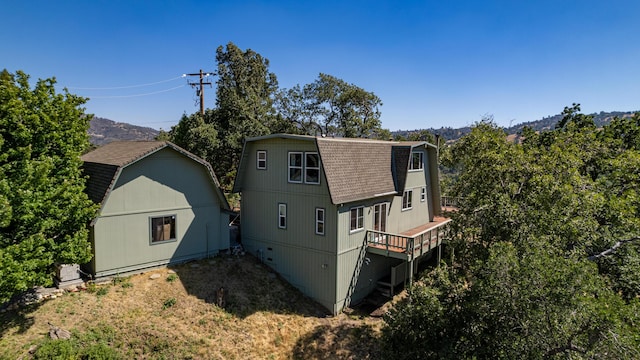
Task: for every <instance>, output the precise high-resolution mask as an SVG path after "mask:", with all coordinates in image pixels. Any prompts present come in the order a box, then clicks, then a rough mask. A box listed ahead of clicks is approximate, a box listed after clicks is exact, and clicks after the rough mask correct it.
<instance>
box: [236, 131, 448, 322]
mask: <svg viewBox="0 0 640 360" xmlns="http://www.w3.org/2000/svg"><path fill="white" fill-rule="evenodd" d="M319 141H320V139H317V140H316V139H315V138H308V137H307V138H305V137H295V136H287V135H282V136H270V137H263V138H256V139H252V140H250V141H248V142H246V143H245V147H244V151H243V155H242V160H241V163H240V166H239V170H238V178H237V179H236V184H235V185H234V191H235V192H241V194H242V196H241V214H242V216H241V217H242V220H241V221H242V231H241V234H242V243H243V246H244V247H245V249H246V250H247V251H248V252H250V253H252V254H254V255H255V256H257V257H258V258H259V259H260V260H261V261H263V262H264V263H265V264H267V265H269V266H270V267H272V268H273V269H274V270H276V271H277V272H278V273H280V274H281V275H282V276H283V277H284V278H285V279H286V280H287V281H289V282H290V283H291V284H293V285H294V286H296V287H297V288H298V289H300V290H301V291H302V292H303V293H304V294H306V295H308V296H310V297H311V298H313V299H315V300H316V301H318V302H319V303H320V304H322V305H324V306H325V307H326V308H327V309H329V310H331V311H332V312H333V313H334V314H336V313H338V312H340V311H342V310H343V308H344V307H345V306H349V305H351V304H355V303H357V302H359V301H360V300H362V299H363V298H364V297H366V296H367V295H368V294H370V293H371V291H373V290H374V289H375V288H376V287H377V281H378V280H380V279H382V278H384V277H385V276H388V275H390V272H391V268H392V267H393V266H397V265H399V264H401V263H402V260H398V259H394V258H391V257H385V256H380V255H376V254H372V253H370V252H368V251H367V242H366V241H367V239H366V236H367V230H372V229H374V206H375V205H376V204H381V203H385V204H387V206H386V209H387V222H386V229H385V230H386V232H390V233H401V232H404V231H407V230H410V229H412V228H414V227H417V226H421V225H423V224H425V223H428V222H429V221H430V220H432V219H433V215H434V211H433V206H434V205H433V204H434V202H433V198H434V197H435V196H438V197H439V194H435V192H436V190H434V189H435V188H434V187H433V186H431V185H432V183H433V182H434V181H435V182H436V183H437V172H436V174H435V176H434V175H433V174H430V173H431V172H432V171H434V165H436V163H435V157H433V156H432V153H434V154H435V151H432V149H430V148H429V149H427V148H426V147H425V146H416V147H415V149H414V150H415V151H421V152H422V153H423V154H424V155H423V157H422V158H423V162H424V164H423V168H422V169H421V170H416V171H408V172H407V171H406V167H407V164H406V163H404V165H402V164H396V163H393V162H392V160H388V161H389V164H388V168H384V169H380V170H381V171H380V172H379V173H376V174H369V175H374V176H373V177H367V179H376V181H377V179H378V178H379V177H380V174H383V175H382V176H381V177H380V178H381V179H383V180H384V179H386V180H388V184H389V185H385V187H383V188H381V189H382V190H381V191H376V192H374V191H371V189H369V188H366V189H365V190H366V191H360V190H361V189H360V187H361V186H360V185H358V189H354V186H353V185H352V184H364V183H367V182H366V181H364V182H363V181H360V180H362V179H363V178H358V177H357V176H356V174H355V173H354V170H353V168H352V167H351V165H353V164H354V162H353V161H351V162H349V161H343V160H341V162H337V161H334V162H333V164H332V169H333V170H332V171H333V172H331V173H330V174H333V176H334V177H333V180H332V181H333V182H332V186H333V187H332V189H333V190H335V191H338V192H342V193H341V194H338V195H337V196H336V194H330V193H329V186H328V184H327V178H326V175H327V174H325V173H324V171H326V168H324V167H323V168H322V170H321V172H320V184H318V185H314V184H305V183H302V184H298V183H292V182H290V181H289V179H288V160H289V157H288V154H289V153H290V152H302V153H305V152H312V153H315V152H318V153H320V151H319V149H318V146H319V145H317V144H318V142H319ZM323 141H326V140H323ZM336 141H337V140H336ZM340 144H342V143H339V142H331V143H326V144H325V145H324V146H326V147H325V148H323V149H324V150H326V151H328V153H324V154H323V155H322V156H325V155H330V154H333V155H336V150H335V149H342V148H341V147H340ZM359 144H362V143H359ZM372 144H373V145H372V146H374V147H376V149H378V150H380V149H381V148H384V149H385V151H389V153H388V154H387V156H388V157H389V159H391V158H392V157H391V152H392V151H396V150H394V149H392V147H391V145H386V144H381V143H380V142H378V143H372ZM334 145H335V146H336V147H335V148H330V147H331V146H334ZM367 145H368V144H367ZM407 146H408V145H407ZM362 149H363V148H362V147H360V148H359V151H360V155H363V156H362V158H367V156H368V153H366V154H364V153H363V150H362ZM331 151H333V152H331ZM403 151H404V155H402V152H401V151H398V154H399V155H398V156H399V157H400V155H402V156H403V157H402V159H406V160H408V159H409V158H408V156H409V153H410V149H405V150H403ZM258 154H260V157H258ZM265 155H266V156H265ZM265 157H266V160H264V159H265ZM339 158H340V157H327V158H326V159H323V160H326V161H327V162H328V161H330V160H336V159H339ZM258 159H260V160H261V161H260V163H259V162H258ZM368 159H370V158H368ZM402 161H404V160H402ZM378 163H380V162H378ZM362 164H364V163H358V165H362ZM325 165H327V164H326V163H325ZM327 166H328V165H327ZM378 166H379V167H380V164H378ZM360 168H362V166H360ZM397 169H404V170H403V172H402V176H398V177H397V179H398V183H394V182H393V181H392V180H390V178H385V176H387V175H385V174H388V176H389V177H391V174H392V172H393V171H395V170H397ZM435 170H436V171H437V168H435ZM358 173H359V172H358ZM336 174H341V175H339V176H341V177H340V179H341V180H344V179H349V181H348V182H345V181H336V178H335V176H336ZM428 174H429V175H428ZM343 176H346V177H343ZM362 176H367V175H366V174H363V175H362ZM376 176H378V177H376ZM368 183H369V184H372V185H373V186H372V187H374V188H375V185H376V184H374V183H371V181H369V182H368ZM394 184H395V185H396V186H397V189H398V188H399V189H411V190H413V199H412V200H413V201H412V208H411V209H410V210H404V211H403V210H402V193H400V194H396V193H395V192H394V191H393V189H394ZM386 186H388V187H386ZM422 188H425V189H426V193H427V199H425V201H421V200H420V195H421V189H422ZM345 189H348V190H345ZM362 189H364V188H362ZM376 189H380V188H376ZM352 190H354V191H355V192H356V193H358V194H360V195H358V196H361V194H362V193H365V192H367V191H368V192H370V193H371V194H375V195H373V196H369V195H367V196H366V197H368V198H367V199H364V200H346V202H345V203H342V202H343V201H335V199H336V198H337V199H341V200H344V199H349V194H346V193H347V192H349V191H352ZM378 194H379V195H378ZM363 197H364V196H362V197H360V199H362V198H363ZM332 198H333V199H334V201H335V202H336V204H334V203H333V202H332ZM282 206H286V226H284V228H281V225H283V223H281V222H280V218H279V209H280V208H281V207H282ZM360 206H361V207H362V208H363V228H362V229H361V230H358V231H351V230H350V226H351V209H352V208H354V207H360ZM317 208H322V209H324V210H325V234H324V235H317V234H315V214H316V212H315V210H316V209H317Z"/></svg>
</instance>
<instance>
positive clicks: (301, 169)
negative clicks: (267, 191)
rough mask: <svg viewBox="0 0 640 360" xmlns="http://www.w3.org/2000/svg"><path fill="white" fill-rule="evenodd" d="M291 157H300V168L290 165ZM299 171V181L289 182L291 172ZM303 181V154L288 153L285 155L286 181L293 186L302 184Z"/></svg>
mask: <svg viewBox="0 0 640 360" xmlns="http://www.w3.org/2000/svg"><path fill="white" fill-rule="evenodd" d="M291 155H300V166H296V165H293V166H292V165H291ZM292 169H299V170H300V180H291V170H292ZM303 180H304V153H303V152H302V151H289V152H288V153H287V181H288V182H290V183H294V184H302V181H303Z"/></svg>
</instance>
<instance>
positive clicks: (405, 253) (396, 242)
mask: <svg viewBox="0 0 640 360" xmlns="http://www.w3.org/2000/svg"><path fill="white" fill-rule="evenodd" d="M450 221H451V219H449V218H446V217H441V216H438V217H435V218H434V219H433V221H431V222H428V223H426V224H423V225H420V226H418V227H415V228H413V229H409V230H407V231H405V232H402V233H401V234H392V233H386V232H380V231H375V230H368V231H367V243H368V246H369V247H368V250H369V251H370V252H372V253H375V254H380V255H384V256H389V257H394V258H399V259H403V260H413V259H415V258H418V257H420V256H422V255H425V254H427V253H429V252H430V251H431V250H433V249H435V248H437V247H438V246H439V245H440V244H441V243H442V240H443V239H444V230H445V228H446V225H447V224H448V223H449V222H450Z"/></svg>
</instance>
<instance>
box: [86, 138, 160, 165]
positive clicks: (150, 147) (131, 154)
mask: <svg viewBox="0 0 640 360" xmlns="http://www.w3.org/2000/svg"><path fill="white" fill-rule="evenodd" d="M166 145H167V142H166V141H114V142H111V143H108V144H106V145H104V146H101V147H99V148H97V149H95V150H93V151H92V152H90V153H87V154H84V155H82V157H81V159H82V161H84V162H91V163H98V164H105V165H115V166H125V165H129V164H130V163H132V162H134V161H136V160H138V159H140V158H142V157H143V156H144V155H146V154H148V153H150V152H152V151H154V150H158V149H160V148H163V147H165V146H166Z"/></svg>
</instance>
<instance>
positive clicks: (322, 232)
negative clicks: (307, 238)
mask: <svg viewBox="0 0 640 360" xmlns="http://www.w3.org/2000/svg"><path fill="white" fill-rule="evenodd" d="M318 213H322V219H318ZM325 216H326V211H325V210H324V208H316V217H315V220H316V221H315V222H316V235H324V232H325V230H324V228H325V224H326V222H325ZM320 224H322V231H318V225H320Z"/></svg>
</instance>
